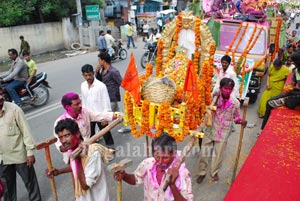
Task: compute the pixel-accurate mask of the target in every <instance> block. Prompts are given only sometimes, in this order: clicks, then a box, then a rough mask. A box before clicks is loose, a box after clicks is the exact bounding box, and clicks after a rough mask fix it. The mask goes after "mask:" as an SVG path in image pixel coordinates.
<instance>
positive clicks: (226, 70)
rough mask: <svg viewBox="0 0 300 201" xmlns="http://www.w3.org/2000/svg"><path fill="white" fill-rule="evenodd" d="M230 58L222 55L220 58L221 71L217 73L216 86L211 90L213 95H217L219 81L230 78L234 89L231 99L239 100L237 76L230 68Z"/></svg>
mask: <svg viewBox="0 0 300 201" xmlns="http://www.w3.org/2000/svg"><path fill="white" fill-rule="evenodd" d="M230 63H231V58H230V56H228V55H224V56H223V57H222V58H221V64H222V69H221V70H220V72H219V75H218V78H217V82H216V85H215V87H214V89H213V94H217V93H219V92H220V81H221V80H222V79H223V78H224V77H227V78H231V79H232V80H233V81H234V89H233V92H232V97H234V98H239V97H240V96H239V83H238V79H237V75H236V73H235V71H234V70H233V68H232V67H230Z"/></svg>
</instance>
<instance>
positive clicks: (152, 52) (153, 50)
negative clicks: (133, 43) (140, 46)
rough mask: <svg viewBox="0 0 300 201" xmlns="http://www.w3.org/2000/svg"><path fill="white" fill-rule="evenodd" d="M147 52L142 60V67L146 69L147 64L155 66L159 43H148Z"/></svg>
mask: <svg viewBox="0 0 300 201" xmlns="http://www.w3.org/2000/svg"><path fill="white" fill-rule="evenodd" d="M145 48H146V52H145V53H144V54H143V56H142V58H141V66H142V67H143V68H146V65H147V63H151V64H154V61H155V59H156V56H157V42H154V43H147V44H146V45H145Z"/></svg>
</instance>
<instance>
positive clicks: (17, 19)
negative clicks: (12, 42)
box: [0, 0, 34, 27]
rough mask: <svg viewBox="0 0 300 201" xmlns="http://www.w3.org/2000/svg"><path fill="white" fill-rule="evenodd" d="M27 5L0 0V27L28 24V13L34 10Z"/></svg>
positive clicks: (11, 0)
mask: <svg viewBox="0 0 300 201" xmlns="http://www.w3.org/2000/svg"><path fill="white" fill-rule="evenodd" d="M27 5H28V2H27V1H19V0H2V1H1V2H0V13H1V14H0V26H1V27H2V26H13V25H17V24H24V23H26V22H28V21H29V20H30V13H31V12H32V11H33V10H34V9H33V8H32V7H28V6H27Z"/></svg>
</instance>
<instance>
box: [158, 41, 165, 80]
mask: <svg viewBox="0 0 300 201" xmlns="http://www.w3.org/2000/svg"><path fill="white" fill-rule="evenodd" d="M163 49H164V42H163V40H162V39H159V40H158V41H157V59H156V77H158V76H159V75H160V74H161V69H162V62H163V55H162V51H163Z"/></svg>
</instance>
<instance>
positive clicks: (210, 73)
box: [205, 43, 216, 105]
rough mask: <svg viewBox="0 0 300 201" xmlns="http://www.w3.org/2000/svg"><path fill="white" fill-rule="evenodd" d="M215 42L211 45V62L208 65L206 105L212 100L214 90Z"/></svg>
mask: <svg viewBox="0 0 300 201" xmlns="http://www.w3.org/2000/svg"><path fill="white" fill-rule="evenodd" d="M215 51H216V48H215V44H214V43H212V44H211V45H210V47H209V54H210V56H209V64H208V67H207V72H206V75H205V77H206V78H205V85H206V86H205V92H206V93H205V103H206V105H209V104H210V102H211V92H212V86H211V81H212V78H213V75H214V55H215Z"/></svg>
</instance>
